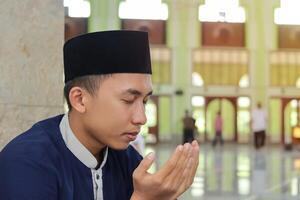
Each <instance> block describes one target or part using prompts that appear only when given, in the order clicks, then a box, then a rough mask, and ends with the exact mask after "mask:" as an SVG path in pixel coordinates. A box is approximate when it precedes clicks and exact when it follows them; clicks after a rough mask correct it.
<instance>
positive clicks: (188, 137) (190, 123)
mask: <svg viewBox="0 0 300 200" xmlns="http://www.w3.org/2000/svg"><path fill="white" fill-rule="evenodd" d="M182 123H183V143H186V142H192V141H193V140H194V131H195V127H196V125H195V123H196V120H195V119H194V118H193V117H192V116H190V114H189V111H188V110H185V115H184V118H183V119H182Z"/></svg>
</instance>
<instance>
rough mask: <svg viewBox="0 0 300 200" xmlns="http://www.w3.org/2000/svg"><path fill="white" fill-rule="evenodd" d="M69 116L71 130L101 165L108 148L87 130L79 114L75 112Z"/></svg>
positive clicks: (71, 112)
mask: <svg viewBox="0 0 300 200" xmlns="http://www.w3.org/2000/svg"><path fill="white" fill-rule="evenodd" d="M68 116H69V124H70V128H71V130H72V132H73V133H74V135H75V136H76V138H77V139H78V140H79V141H80V143H81V144H83V145H84V146H85V148H87V149H88V150H89V151H90V152H91V153H92V154H93V155H94V156H95V158H96V159H97V160H98V163H101V161H102V159H103V154H102V150H104V148H105V147H106V146H105V145H104V144H101V143H100V142H99V141H97V140H96V139H95V138H94V137H93V136H92V135H91V134H90V133H89V132H88V131H87V130H86V129H85V126H84V124H83V121H82V119H81V117H80V115H79V114H78V113H75V111H70V112H69V113H68Z"/></svg>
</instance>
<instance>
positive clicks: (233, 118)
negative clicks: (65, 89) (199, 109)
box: [205, 97, 238, 141]
mask: <svg viewBox="0 0 300 200" xmlns="http://www.w3.org/2000/svg"><path fill="white" fill-rule="evenodd" d="M205 99H206V101H205V103H206V106H205V119H206V124H205V140H208V141H211V140H212V139H213V138H214V136H215V128H214V120H215V118H216V114H217V112H218V111H221V113H222V118H223V133H222V134H223V139H224V140H225V141H237V138H238V136H237V131H236V130H237V98H236V97H206V98H205Z"/></svg>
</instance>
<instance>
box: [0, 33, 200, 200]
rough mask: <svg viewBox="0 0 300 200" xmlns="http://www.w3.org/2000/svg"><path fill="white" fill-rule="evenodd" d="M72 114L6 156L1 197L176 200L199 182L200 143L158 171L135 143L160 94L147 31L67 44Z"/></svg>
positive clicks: (41, 127) (36, 131)
mask: <svg viewBox="0 0 300 200" xmlns="http://www.w3.org/2000/svg"><path fill="white" fill-rule="evenodd" d="M64 70H65V88H64V92H65V97H66V100H67V103H68V106H69V112H68V114H66V115H59V116H56V117H53V118H49V119H46V120H43V121H40V122H38V123H36V124H35V125H33V127H32V128H30V129H29V130H28V131H26V132H25V133H23V134H21V135H20V136H18V137H16V138H15V139H14V140H13V141H11V142H10V143H9V144H8V145H7V146H6V147H5V148H4V149H3V151H2V152H1V153H0V199H1V200H20V199H22V200H47V199H49V200H71V199H72V200H92V199H95V200H99V199H104V200H123V199H132V200H148V199H149V200H152V199H160V200H163V199H166V200H167V199H168V200H169V199H175V198H177V197H178V196H179V195H180V194H182V193H183V192H184V191H185V190H186V189H187V188H188V187H189V186H190V185H191V183H192V182H193V177H194V175H195V172H196V169H197V165H198V156H199V155H198V153H199V146H198V144H197V143H196V142H195V141H194V142H193V144H185V145H179V146H178V147H177V148H176V150H175V152H174V153H173V154H172V156H171V158H170V159H169V160H168V161H167V163H166V164H165V165H164V166H163V167H162V169H160V170H158V171H157V172H156V173H154V174H149V173H147V169H148V168H149V167H150V166H151V164H152V163H153V161H154V155H153V154H149V155H147V156H146V157H145V158H144V159H143V160H142V157H141V156H140V155H139V154H138V153H137V151H136V150H134V148H133V147H132V146H130V145H129V143H130V142H131V141H133V140H134V139H135V138H136V137H137V134H138V133H139V131H140V128H141V126H142V125H143V124H145V122H146V116H145V107H144V106H145V103H146V102H147V100H148V98H149V96H150V95H151V93H152V85H151V63H150V55H149V45H148V37H147V34H146V33H145V32H137V31H106V32H96V33H90V34H86V35H82V36H78V37H76V38H73V39H71V40H69V41H68V42H66V44H65V45H64Z"/></svg>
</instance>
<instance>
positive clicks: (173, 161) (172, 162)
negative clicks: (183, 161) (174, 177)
mask: <svg viewBox="0 0 300 200" xmlns="http://www.w3.org/2000/svg"><path fill="white" fill-rule="evenodd" d="M182 154H183V146H182V145H178V146H177V147H176V149H175V151H174V153H173V154H172V156H171V158H170V159H169V160H168V161H167V162H166V164H165V165H164V166H163V167H162V168H161V169H160V170H159V171H157V173H156V175H157V176H159V177H161V178H165V177H167V176H168V175H169V174H170V173H172V171H173V170H174V168H175V167H176V165H177V162H178V159H180V158H181V156H182Z"/></svg>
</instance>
